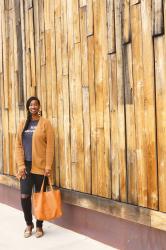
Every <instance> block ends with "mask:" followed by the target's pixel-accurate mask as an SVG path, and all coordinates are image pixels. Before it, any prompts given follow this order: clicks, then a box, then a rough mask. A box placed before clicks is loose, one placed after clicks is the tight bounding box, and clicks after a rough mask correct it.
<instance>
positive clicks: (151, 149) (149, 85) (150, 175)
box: [141, 0, 158, 209]
mask: <svg viewBox="0 0 166 250" xmlns="http://www.w3.org/2000/svg"><path fill="white" fill-rule="evenodd" d="M141 18H142V20H143V23H144V24H143V25H142V45H143V54H142V59H143V70H144V113H145V127H144V129H145V148H146V151H145V164H146V166H147V183H148V184H147V188H148V201H147V202H148V204H147V205H148V207H149V208H152V209H158V183H157V155H156V151H157V149H156V121H155V119H156V114H155V95H154V93H155V85H154V84H155V79H154V53H153V49H154V48H153V40H152V26H151V20H152V11H151V0H146V1H145V0H142V1H141ZM149 121H150V123H149Z"/></svg>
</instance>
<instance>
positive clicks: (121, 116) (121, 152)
mask: <svg viewBox="0 0 166 250" xmlns="http://www.w3.org/2000/svg"><path fill="white" fill-rule="evenodd" d="M121 4H122V3H121V1H120V0H117V1H116V2H115V27H116V28H115V34H116V55H117V83H118V84H117V91H118V114H117V115H118V141H119V145H118V157H119V171H120V199H121V201H127V190H126V188H127V186H126V141H125V113H124V83H123V61H122V47H121V44H122V29H121Z"/></svg>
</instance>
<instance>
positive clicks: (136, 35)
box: [131, 4, 147, 207]
mask: <svg viewBox="0 0 166 250" xmlns="http://www.w3.org/2000/svg"><path fill="white" fill-rule="evenodd" d="M131 32H132V54H133V81H134V82H133V83H134V94H135V98H134V102H135V107H136V109H135V126H136V138H137V140H136V154H137V166H138V167H137V178H138V180H137V183H138V184H137V185H138V186H137V187H138V204H139V205H140V206H145V207H146V206H147V168H146V164H145V133H144V129H143V128H144V124H145V120H144V119H145V117H144V83H143V61H142V53H143V51H142V49H143V48H142V40H141V37H142V29H141V12H140V5H139V4H138V5H133V6H132V7H131Z"/></svg>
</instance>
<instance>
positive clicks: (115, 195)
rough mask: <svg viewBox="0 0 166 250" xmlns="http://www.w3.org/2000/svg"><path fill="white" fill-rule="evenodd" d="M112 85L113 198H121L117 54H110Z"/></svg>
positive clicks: (110, 83) (110, 79) (110, 80)
mask: <svg viewBox="0 0 166 250" xmlns="http://www.w3.org/2000/svg"><path fill="white" fill-rule="evenodd" d="M108 58H109V59H108V60H109V85H110V87H109V88H110V130H111V169H112V170H111V178H112V180H111V184H112V199H114V200H119V198H120V192H119V183H120V176H119V158H118V126H117V123H118V117H117V113H118V91H117V58H116V54H111V55H108Z"/></svg>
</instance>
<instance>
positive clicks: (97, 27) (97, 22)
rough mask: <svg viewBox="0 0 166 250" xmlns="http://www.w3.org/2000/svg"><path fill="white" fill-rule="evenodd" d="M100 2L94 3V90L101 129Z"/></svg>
mask: <svg viewBox="0 0 166 250" xmlns="http://www.w3.org/2000/svg"><path fill="white" fill-rule="evenodd" d="M100 5H101V2H100V1H95V2H94V5H93V6H94V45H95V88H96V123H97V128H103V126H104V123H103V79H102V77H103V76H102V22H101V20H102V14H103V13H102V12H101V6H100Z"/></svg>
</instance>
